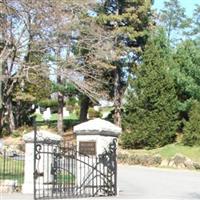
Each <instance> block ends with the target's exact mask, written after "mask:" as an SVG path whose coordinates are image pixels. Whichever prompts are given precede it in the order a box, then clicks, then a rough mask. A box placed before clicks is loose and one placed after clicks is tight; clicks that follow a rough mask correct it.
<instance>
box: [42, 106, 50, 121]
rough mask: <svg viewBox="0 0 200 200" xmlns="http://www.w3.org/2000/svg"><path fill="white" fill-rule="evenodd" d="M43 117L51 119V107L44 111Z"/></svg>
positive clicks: (47, 119) (46, 119)
mask: <svg viewBox="0 0 200 200" xmlns="http://www.w3.org/2000/svg"><path fill="white" fill-rule="evenodd" d="M43 118H44V120H45V121H49V120H50V119H51V109H50V108H47V109H46V110H45V111H44V113H43Z"/></svg>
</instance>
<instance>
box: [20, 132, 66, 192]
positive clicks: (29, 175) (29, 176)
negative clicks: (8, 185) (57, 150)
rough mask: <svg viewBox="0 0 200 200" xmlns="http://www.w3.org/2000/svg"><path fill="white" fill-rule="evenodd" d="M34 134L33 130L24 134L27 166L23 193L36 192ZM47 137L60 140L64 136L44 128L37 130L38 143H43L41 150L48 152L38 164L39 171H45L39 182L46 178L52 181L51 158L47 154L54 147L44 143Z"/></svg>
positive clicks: (42, 155)
mask: <svg viewBox="0 0 200 200" xmlns="http://www.w3.org/2000/svg"><path fill="white" fill-rule="evenodd" d="M34 135H35V134H34V131H31V132H29V133H27V134H25V135H24V136H23V139H24V141H25V167H24V184H23V186H22V193H25V194H33V192H34V190H33V188H34V179H33V173H34ZM47 139H48V140H51V141H58V142H59V141H61V140H62V137H61V136H59V135H57V134H54V133H51V132H48V131H44V130H40V131H37V144H42V145H41V148H42V149H41V151H43V152H47V153H45V154H41V158H40V159H41V162H40V163H39V166H37V170H38V173H44V175H43V177H39V179H41V181H40V180H39V183H40V182H41V183H42V182H43V181H45V180H48V181H51V168H50V167H49V166H47V162H46V160H47V159H49V158H48V156H47V155H48V152H52V151H53V149H52V148H49V147H48V145H46V146H45V144H43V141H44V140H47ZM52 159H53V158H52ZM50 162H53V161H51V160H49V163H50ZM49 163H48V164H49Z"/></svg>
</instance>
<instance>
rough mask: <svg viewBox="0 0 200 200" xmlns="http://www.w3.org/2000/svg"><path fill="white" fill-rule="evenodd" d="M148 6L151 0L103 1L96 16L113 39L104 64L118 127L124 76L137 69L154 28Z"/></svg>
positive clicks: (123, 90)
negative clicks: (109, 67) (110, 71)
mask: <svg viewBox="0 0 200 200" xmlns="http://www.w3.org/2000/svg"><path fill="white" fill-rule="evenodd" d="M151 5H152V1H151V0H147V1H141V0H136V1H135V0H131V1H127V0H124V1H120V0H106V1H105V2H104V5H103V6H102V7H100V10H99V15H98V17H97V22H98V23H99V24H100V25H101V26H103V27H104V29H105V30H106V31H107V33H108V34H109V35H110V38H111V40H112V46H113V49H112V51H111V54H107V57H108V59H107V60H106V61H104V62H106V63H109V64H110V65H112V66H113V72H114V73H113V74H114V76H112V77H113V81H112V82H111V85H112V87H111V90H112V91H111V94H112V95H113V99H114V106H115V113H114V121H115V124H117V125H118V126H121V106H122V98H123V96H124V92H125V89H126V87H127V83H128V80H127V74H129V73H130V71H131V70H133V69H134V68H135V67H136V66H137V64H138V62H139V60H140V56H141V53H142V52H143V49H144V45H145V44H146V41H147V38H148V32H149V31H150V30H151V29H152V28H153V23H152V20H151V17H152V12H151Z"/></svg>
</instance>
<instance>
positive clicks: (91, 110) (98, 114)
mask: <svg viewBox="0 0 200 200" xmlns="http://www.w3.org/2000/svg"><path fill="white" fill-rule="evenodd" d="M88 115H89V118H90V119H94V118H101V117H102V114H101V112H100V111H96V110H95V109H94V108H91V107H90V108H89V109H88Z"/></svg>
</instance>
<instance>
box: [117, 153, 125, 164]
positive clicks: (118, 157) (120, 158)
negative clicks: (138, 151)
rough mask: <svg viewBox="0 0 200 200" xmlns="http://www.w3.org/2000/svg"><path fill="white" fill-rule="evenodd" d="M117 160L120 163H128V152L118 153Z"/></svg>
mask: <svg viewBox="0 0 200 200" xmlns="http://www.w3.org/2000/svg"><path fill="white" fill-rule="evenodd" d="M117 160H118V161H119V163H127V162H128V154H125V153H124V154H123V153H118V154H117Z"/></svg>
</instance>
